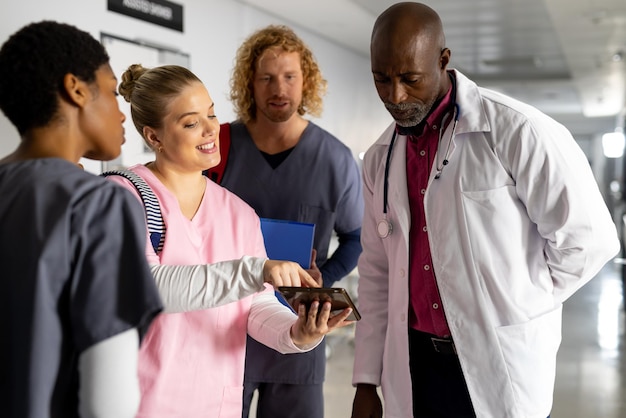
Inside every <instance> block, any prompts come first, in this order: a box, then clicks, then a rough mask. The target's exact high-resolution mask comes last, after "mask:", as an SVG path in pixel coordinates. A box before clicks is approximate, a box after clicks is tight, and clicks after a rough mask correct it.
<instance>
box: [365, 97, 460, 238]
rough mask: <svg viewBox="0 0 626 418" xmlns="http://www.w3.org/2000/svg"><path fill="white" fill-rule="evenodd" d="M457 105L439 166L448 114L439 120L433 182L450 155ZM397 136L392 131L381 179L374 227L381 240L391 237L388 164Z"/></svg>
mask: <svg viewBox="0 0 626 418" xmlns="http://www.w3.org/2000/svg"><path fill="white" fill-rule="evenodd" d="M459 114H460V111H459V105H458V103H455V104H454V109H453V111H452V116H453V118H454V124H453V125H452V132H451V133H450V139H449V140H448V144H447V146H446V152H445V154H444V157H443V160H442V162H441V165H440V164H439V147H440V146H441V139H442V137H443V130H444V128H445V126H446V122H447V121H448V118H449V117H450V112H448V113H446V114H445V116H444V117H443V119H442V120H441V126H440V127H439V141H438V142H437V161H436V168H437V172H436V173H435V180H438V179H439V178H440V177H441V173H443V169H444V167H445V166H447V165H448V162H449V160H448V157H449V153H450V144H452V140H453V139H454V134H455V133H456V125H457V123H458V121H459ZM397 136H398V132H397V130H395V129H394V131H393V135H392V136H391V142H389V149H388V150H387V159H386V161H385V177H384V179H383V218H382V219H381V220H380V221H378V224H377V225H376V230H377V231H378V236H379V237H381V238H387V237H388V236H389V235H391V232H392V231H393V224H392V223H391V221H390V220H389V219H387V206H388V202H389V196H388V195H389V162H390V161H391V154H392V153H393V146H394V144H395V142H396V137H397Z"/></svg>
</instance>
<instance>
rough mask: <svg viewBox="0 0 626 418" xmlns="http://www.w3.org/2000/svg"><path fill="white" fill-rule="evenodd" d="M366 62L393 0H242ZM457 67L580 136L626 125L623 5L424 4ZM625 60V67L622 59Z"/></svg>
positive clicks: (611, 1) (601, 0) (548, 1)
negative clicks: (377, 23)
mask: <svg viewBox="0 0 626 418" xmlns="http://www.w3.org/2000/svg"><path fill="white" fill-rule="evenodd" d="M239 1H240V2H241V3H245V4H248V5H250V6H252V7H255V8H257V9H259V10H263V11H264V12H266V13H268V14H271V15H274V16H277V17H280V18H281V19H284V20H286V21H288V22H291V23H293V24H294V25H297V26H300V27H303V28H306V29H307V30H310V31H311V32H314V33H317V34H319V35H321V36H323V37H325V38H327V39H329V40H331V41H333V42H336V43H338V44H341V45H343V46H345V47H347V48H349V49H351V50H353V51H356V52H357V53H359V54H361V55H363V56H364V57H369V39H370V34H371V29H372V26H373V24H374V20H375V19H376V16H378V14H380V13H381V12H382V11H383V10H385V9H386V8H387V7H389V6H390V5H391V4H394V3H396V1H390V0H315V1H310V0H239ZM423 2H424V3H426V4H428V5H430V6H431V7H432V8H433V9H435V10H436V11H437V12H438V13H439V15H440V16H441V19H442V21H443V24H444V29H445V32H446V40H447V44H448V47H449V48H450V49H451V51H452V62H451V66H452V67H455V68H458V69H459V70H461V71H462V72H464V73H465V74H466V75H468V76H470V77H471V78H473V79H474V80H475V81H476V82H477V83H478V84H479V85H482V86H485V87H490V88H494V89H497V90H500V91H502V92H504V93H506V94H509V95H511V96H513V97H516V98H518V99H520V100H523V101H526V102H528V103H530V104H533V105H535V106H537V107H538V108H540V109H541V110H543V111H544V112H546V113H548V114H550V115H552V116H553V117H555V118H556V119H557V120H559V121H561V122H562V123H564V124H565V125H566V126H568V128H570V130H572V132H573V133H574V134H575V135H577V136H578V137H583V136H591V135H594V134H598V133H603V132H607V131H612V130H614V129H615V127H616V126H620V127H623V120H624V106H625V97H626V0H436V1H435V0H425V1H423ZM620 56H621V57H622V58H621V61H620V60H618V58H619V57H620Z"/></svg>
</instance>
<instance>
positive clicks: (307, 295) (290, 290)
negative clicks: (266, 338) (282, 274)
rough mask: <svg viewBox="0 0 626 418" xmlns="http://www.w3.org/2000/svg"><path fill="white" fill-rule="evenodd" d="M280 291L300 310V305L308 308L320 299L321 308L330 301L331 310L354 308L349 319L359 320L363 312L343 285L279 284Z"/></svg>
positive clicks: (290, 303) (294, 307) (296, 309)
mask: <svg viewBox="0 0 626 418" xmlns="http://www.w3.org/2000/svg"><path fill="white" fill-rule="evenodd" d="M278 291H279V292H280V293H281V295H282V296H283V297H284V298H285V300H286V301H287V302H288V303H289V305H291V306H292V307H293V309H294V310H295V311H296V312H298V306H299V305H300V304H304V305H305V306H306V308H307V311H308V309H309V307H310V306H311V303H312V302H313V301H315V300H317V301H319V302H320V304H319V309H322V306H323V303H324V302H327V301H329V302H330V303H331V308H330V310H331V312H336V311H342V310H344V309H346V308H352V313H351V314H350V316H348V318H346V320H347V321H358V320H359V319H361V314H359V311H358V310H357V308H356V306H355V305H354V303H353V302H352V299H351V298H350V295H349V294H348V292H346V289H344V288H342V287H291V286H279V287H278Z"/></svg>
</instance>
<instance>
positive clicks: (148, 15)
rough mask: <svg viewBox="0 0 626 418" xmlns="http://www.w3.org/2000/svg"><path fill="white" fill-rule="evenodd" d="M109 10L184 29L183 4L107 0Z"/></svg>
mask: <svg viewBox="0 0 626 418" xmlns="http://www.w3.org/2000/svg"><path fill="white" fill-rule="evenodd" d="M107 6H108V10H111V11H113V12H117V13H121V14H123V15H126V16H131V17H134V18H137V19H140V20H145V21H146V22H150V23H155V24H157V25H161V26H165V27H166V28H170V29H174V30H177V31H179V32H182V31H183V6H182V5H180V4H176V3H172V2H171V1H167V0H107Z"/></svg>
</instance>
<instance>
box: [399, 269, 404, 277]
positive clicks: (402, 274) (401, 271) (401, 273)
mask: <svg viewBox="0 0 626 418" xmlns="http://www.w3.org/2000/svg"><path fill="white" fill-rule="evenodd" d="M400 277H404V270H402V269H401V270H400Z"/></svg>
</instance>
